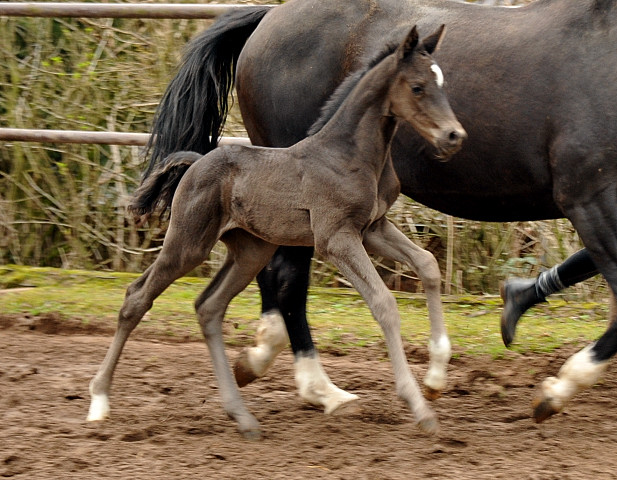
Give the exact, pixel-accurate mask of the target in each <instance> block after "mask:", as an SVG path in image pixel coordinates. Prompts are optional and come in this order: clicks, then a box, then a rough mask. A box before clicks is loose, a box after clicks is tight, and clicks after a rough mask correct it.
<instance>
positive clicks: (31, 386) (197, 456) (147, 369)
mask: <svg viewBox="0 0 617 480" xmlns="http://www.w3.org/2000/svg"><path fill="white" fill-rule="evenodd" d="M136 333H137V335H136V336H135V338H134V339H131V340H130V341H129V343H128V344H127V347H126V349H125V352H124V356H123V358H122V361H121V363H120V366H119V367H118V370H117V373H116V377H115V382H114V388H113V391H112V418H111V419H110V420H109V421H106V422H103V423H95V424H92V423H88V422H86V421H85V417H86V413H87V410H88V405H89V395H88V382H89V380H90V378H91V377H92V375H93V374H94V373H95V371H96V369H97V367H98V365H99V363H100V362H101V360H102V359H103V356H104V354H105V351H106V349H107V347H108V345H109V342H110V331H109V327H107V328H94V327H92V328H88V329H84V328H78V327H77V322H73V323H71V322H70V321H68V322H67V321H63V322H62V323H60V322H58V321H57V319H56V318H54V317H53V316H47V317H43V318H18V317H2V316H0V476H4V477H13V478H24V479H25V478H28V479H43V478H45V479H49V478H79V479H100V478H105V479H107V478H122V479H160V478H165V479H169V478H173V479H188V478H202V479H210V478H216V479H227V478H229V479H232V478H233V479H244V478H250V479H261V478H264V479H279V478H281V479H282V478H285V479H290V478H293V479H296V478H299V479H304V478H307V479H308V478H311V479H320V478H328V479H330V478H333V479H402V478H405V479H410V478H440V479H446V478H447V479H450V478H452V479H467V478H469V479H480V478H491V479H494V478H516V479H553V478H554V479H581V478H594V479H604V478H607V479H608V478H615V476H616V475H617V456H615V454H614V449H615V445H616V444H617V431H616V429H615V425H617V408H616V407H617V405H616V404H617V401H616V399H615V392H617V375H615V373H613V372H612V371H609V373H608V376H607V377H606V379H605V380H604V381H603V382H602V383H601V384H600V385H598V386H596V387H594V388H593V389H591V390H590V391H588V392H585V393H582V394H580V395H579V396H578V397H576V402H574V403H573V404H572V405H571V406H570V407H569V408H568V409H567V411H566V412H565V413H563V414H560V415H558V416H556V417H554V418H553V419H551V420H549V421H548V422H546V423H544V424H542V425H536V424H534V423H533V421H532V420H531V419H530V418H529V414H530V401H531V398H532V395H533V392H534V388H535V386H536V385H537V384H538V383H539V382H540V381H541V379H543V378H545V377H546V376H547V375H550V374H555V372H556V371H557V370H558V368H559V366H560V365H561V364H562V363H563V360H564V359H565V358H566V357H567V356H569V355H570V354H571V353H572V352H573V351H574V347H572V348H568V349H563V350H562V351H559V352H556V353H553V354H533V355H520V354H514V353H512V354H508V355H507V358H505V359H500V360H491V359H489V358H478V357H468V356H465V355H462V356H460V357H459V358H455V359H454V360H453V361H452V364H451V367H450V372H451V374H450V383H449V387H448V390H447V391H446V392H445V394H444V395H443V396H442V398H440V399H439V400H437V401H436V402H435V403H434V408H435V410H436V411H437V413H438V415H439V418H440V422H441V430H440V433H439V434H438V435H436V436H432V437H431V436H427V435H424V434H422V433H420V432H419V431H418V430H417V428H416V427H415V425H414V422H413V418H412V415H411V413H410V412H409V411H408V410H407V409H406V408H405V406H404V405H403V404H402V403H401V402H400V401H398V400H397V398H396V396H395V394H394V391H393V383H392V374H391V372H390V369H389V364H388V362H387V361H386V360H385V358H384V352H382V351H379V350H377V349H376V348H373V349H366V350H356V351H354V352H352V353H351V354H349V355H346V356H334V355H329V354H327V353H323V354H322V360H323V363H324V365H325V368H326V369H327V371H328V373H329V375H330V376H331V378H332V379H333V381H334V382H335V383H337V384H338V385H339V386H340V387H342V388H345V389H348V390H350V391H353V392H355V393H357V394H359V395H360V396H361V398H362V401H361V405H362V409H361V411H360V412H358V413H355V414H351V415H349V416H346V417H328V416H325V415H324V414H323V413H322V412H320V411H318V410H316V409H314V408H312V407H310V406H308V405H306V404H305V403H304V402H302V401H301V400H300V399H299V397H297V395H296V392H295V388H294V380H293V371H292V357H291V355H290V354H289V353H286V354H284V355H282V356H281V358H279V360H278V361H277V362H276V363H275V365H274V367H273V368H272V370H271V372H270V373H269V374H268V376H267V377H265V378H263V379H261V380H260V381H258V382H257V383H255V384H252V385H249V386H247V387H245V388H244V389H243V395H244V399H245V401H246V403H247V405H248V406H249V408H250V409H251V411H252V412H253V413H254V414H255V415H256V416H257V418H258V419H259V420H260V422H261V423H262V427H263V430H264V438H263V439H262V440H261V441H259V442H249V441H246V440H243V439H242V438H241V437H240V436H239V434H238V433H237V432H236V429H235V426H234V424H233V423H232V422H231V421H230V420H229V419H227V417H226V416H225V414H224V413H223V412H222V409H221V407H220V401H219V397H218V393H217V387H216V380H215V378H214V377H213V374H212V371H211V367H210V363H209V358H208V354H207V349H206V347H205V345H204V344H202V343H197V342H193V343H179V342H176V343H170V342H165V341H164V340H163V339H160V338H159V339H157V338H155V337H152V336H147V335H144V334H141V335H140V334H139V330H138V331H137V332H136ZM237 353H238V351H237V350H235V351H234V349H229V354H230V356H231V357H232V358H233V356H235V355H237ZM408 355H409V358H410V361H411V362H412V368H413V370H414V372H415V373H416V375H422V374H423V373H424V370H425V368H426V359H427V358H426V349H425V348H414V347H411V346H410V347H408Z"/></svg>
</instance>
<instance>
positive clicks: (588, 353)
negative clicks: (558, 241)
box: [534, 150, 617, 422]
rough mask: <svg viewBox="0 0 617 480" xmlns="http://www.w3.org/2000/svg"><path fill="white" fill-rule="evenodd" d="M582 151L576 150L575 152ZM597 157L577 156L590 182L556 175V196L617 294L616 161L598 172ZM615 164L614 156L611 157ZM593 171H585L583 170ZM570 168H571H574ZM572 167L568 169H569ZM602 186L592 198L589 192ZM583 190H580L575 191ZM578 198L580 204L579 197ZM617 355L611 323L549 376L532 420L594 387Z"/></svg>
mask: <svg viewBox="0 0 617 480" xmlns="http://www.w3.org/2000/svg"><path fill="white" fill-rule="evenodd" d="M577 152H578V150H575V151H573V153H577ZM598 155H599V157H594V156H590V157H588V158H578V157H576V158H575V160H576V162H575V163H574V165H576V166H577V168H580V169H581V171H576V172H575V174H576V175H577V179H580V178H583V179H585V180H586V181H584V182H583V181H579V182H572V181H570V180H571V179H570V177H571V175H573V174H574V173H572V172H566V174H565V175H564V177H563V181H562V178H561V177H560V176H559V175H557V174H555V175H554V179H555V187H554V188H555V198H556V199H559V200H560V201H561V202H563V204H562V205H560V206H561V208H562V210H563V211H564V213H565V214H566V215H567V217H568V218H569V219H570V221H571V222H572V224H573V225H574V227H575V228H576V230H577V232H578V233H579V235H580V238H581V240H582V241H583V243H584V244H585V247H586V248H587V250H588V251H589V254H590V255H591V258H592V260H593V263H594V264H595V265H596V266H597V267H598V269H599V270H600V273H601V274H602V275H603V276H604V278H605V279H606V281H607V282H608V284H609V286H610V288H611V290H612V293H613V295H615V293H616V292H617V240H616V236H615V234H616V232H617V210H615V202H616V198H617V194H616V192H617V185H616V184H614V183H611V182H612V181H613V179H615V178H617V172H616V171H615V162H614V161H613V162H609V161H607V160H606V159H604V160H603V163H602V165H603V168H598V167H597V165H596V164H595V161H596V160H602V158H603V156H604V155H608V154H607V153H606V152H602V153H599V154H598ZM613 160H614V158H613ZM587 165H589V166H590V168H589V169H587V170H583V169H584V168H585V166H587ZM571 168H572V167H571ZM571 168H570V169H571ZM598 185H599V186H602V188H601V189H599V191H596V192H594V193H593V195H592V194H590V193H589V192H586V191H585V189H590V188H594V187H595V186H598ZM575 188H580V189H582V191H577V190H573V189H575ZM577 198H578V199H579V201H577V202H576V203H574V202H575V201H576V199H577ZM615 353H617V324H616V323H614V322H611V323H610V324H609V326H608V329H607V330H606V332H605V333H604V334H603V335H602V336H601V337H600V338H599V339H598V340H597V341H596V342H594V343H592V344H590V345H588V346H587V347H585V348H584V349H583V350H581V351H580V352H578V353H576V354H574V355H573V356H572V357H570V358H569V359H568V360H567V361H566V362H565V363H564V365H563V366H562V367H561V369H560V370H559V373H558V374H557V377H549V378H547V379H546V380H544V382H543V383H542V385H541V388H540V391H539V393H538V394H537V396H536V398H535V400H534V418H535V419H536V421H537V422H541V421H543V420H545V419H547V418H548V417H550V416H551V415H553V414H555V413H558V412H560V411H561V410H563V408H564V407H565V406H566V404H567V403H568V402H569V401H570V400H571V399H572V397H574V395H576V394H577V393H578V392H580V391H581V390H583V389H585V388H588V387H590V386H592V385H593V384H595V383H596V382H597V381H598V380H599V379H600V378H601V377H602V375H603V374H604V372H605V371H606V368H607V367H608V362H609V360H610V359H611V358H612V357H613V356H614V355H615Z"/></svg>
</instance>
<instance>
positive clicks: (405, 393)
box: [319, 231, 438, 433]
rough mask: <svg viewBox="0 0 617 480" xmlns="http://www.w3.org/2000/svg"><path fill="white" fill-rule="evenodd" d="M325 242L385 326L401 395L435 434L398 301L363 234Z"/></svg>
mask: <svg viewBox="0 0 617 480" xmlns="http://www.w3.org/2000/svg"><path fill="white" fill-rule="evenodd" d="M321 243H322V244H321V245H320V246H319V247H320V250H321V251H322V252H324V253H325V255H326V256H327V257H328V259H329V260H330V261H331V262H332V263H333V264H334V265H335V266H336V267H337V268H338V269H339V270H340V271H341V273H343V275H345V276H346V277H347V279H348V280H349V281H350V282H351V283H352V285H353V286H354V287H355V288H356V290H358V292H359V293H360V295H362V297H363V298H364V299H365V300H366V302H367V304H368V306H369V308H370V309H371V312H372V313H373V316H374V317H375V319H376V320H377V322H378V323H379V325H380V326H381V328H382V330H383V332H384V336H385V337H386V344H387V346H388V352H389V355H390V361H391V363H392V368H393V370H394V379H395V383H396V391H397V394H398V396H399V397H400V398H401V399H403V400H404V401H405V402H407V404H408V405H409V407H410V408H411V410H412V412H413V413H414V415H415V417H416V422H417V424H418V426H419V427H420V429H422V430H424V431H425V432H428V433H435V432H436V431H437V429H438V422H437V416H436V415H435V413H434V412H433V410H432V409H431V408H430V407H429V406H428V404H427V403H426V401H425V399H424V397H423V396H422V392H421V391H420V388H419V386H418V383H417V382H416V379H415V378H414V376H413V374H412V373H411V370H410V368H409V365H408V363H407V358H406V357H405V351H404V349H403V342H402V339H401V319H400V315H399V312H398V307H397V304H396V299H395V298H394V295H392V292H390V291H389V290H388V288H387V287H386V285H385V284H384V282H383V280H382V279H381V277H380V276H379V274H378V273H377V270H375V267H374V266H373V264H372V263H371V259H370V258H369V256H368V254H367V253H366V250H365V249H364V246H363V245H362V241H361V238H360V236H359V234H353V233H344V232H340V231H339V232H337V233H335V234H334V235H330V236H329V238H328V239H327V240H324V241H323V242H321Z"/></svg>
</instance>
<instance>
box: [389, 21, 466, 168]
mask: <svg viewBox="0 0 617 480" xmlns="http://www.w3.org/2000/svg"><path fill="white" fill-rule="evenodd" d="M444 31H445V26H444V25H442V26H441V27H440V28H439V29H437V31H436V32H435V33H433V34H432V35H430V36H429V37H427V38H425V39H424V40H423V41H422V42H419V41H418V31H417V29H416V27H415V26H414V27H413V28H412V29H411V31H410V32H409V34H408V35H407V37H406V38H405V40H403V42H402V43H401V44H400V45H399V46H398V48H397V49H396V53H395V55H396V58H397V68H396V73H395V78H394V81H393V82H392V86H391V87H390V92H389V98H390V112H391V113H392V114H393V115H395V116H397V117H399V118H402V119H403V120H405V121H407V122H409V123H410V124H411V126H412V127H413V128H414V129H415V130H416V131H417V132H418V133H419V134H420V135H422V136H423V137H424V138H425V139H426V140H428V141H429V142H431V143H432V144H433V145H434V146H435V147H436V148H437V150H438V152H439V153H438V156H439V158H440V159H443V160H445V159H447V158H448V157H450V156H451V155H453V154H455V153H456V152H457V151H458V150H460V148H461V145H462V143H463V140H464V139H465V138H467V133H466V132H465V130H464V129H463V127H462V126H461V124H460V123H459V122H458V120H457V119H456V117H455V116H454V113H453V112H452V109H451V108H450V104H449V103H448V99H447V98H446V94H445V92H444V89H443V85H444V77H443V73H442V71H441V69H440V68H439V66H438V65H437V63H435V61H434V60H433V58H432V57H431V54H432V53H433V52H434V51H435V50H436V49H437V47H438V46H439V42H440V41H441V39H442V37H443V34H444Z"/></svg>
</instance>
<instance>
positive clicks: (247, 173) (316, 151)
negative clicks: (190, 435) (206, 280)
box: [88, 26, 466, 438]
mask: <svg viewBox="0 0 617 480" xmlns="http://www.w3.org/2000/svg"><path fill="white" fill-rule="evenodd" d="M443 30H444V29H443V26H442V27H441V28H439V29H438V30H437V31H436V32H435V33H434V34H433V35H431V36H429V37H427V38H426V39H425V40H424V41H423V42H419V41H418V34H417V31H416V28H415V27H414V28H412V29H411V31H410V32H409V33H408V35H407V36H406V37H405V38H404V39H403V41H402V43H400V45H399V44H394V47H389V48H388V49H386V50H385V51H384V52H383V53H382V54H381V55H380V56H379V57H377V58H376V59H375V60H374V62H372V63H371V64H370V67H369V68H368V69H367V70H365V71H363V72H361V73H359V74H356V75H353V76H352V77H350V79H349V80H348V81H347V82H346V83H344V84H343V85H342V86H341V88H340V91H339V92H337V93H336V94H335V95H334V96H333V98H332V100H331V101H330V102H329V103H328V104H327V105H326V108H325V109H324V114H323V120H321V121H319V122H318V123H317V124H316V125H315V126H314V127H313V129H312V130H311V135H310V136H309V137H308V138H306V139H304V140H302V141H300V142H299V143H297V144H295V145H293V146H292V147H289V148H263V147H245V146H224V147H220V148H217V149H215V150H213V151H211V152H210V153H208V154H207V155H204V156H202V155H201V154H198V153H195V152H176V153H174V154H171V155H169V156H168V157H167V158H166V159H165V160H164V162H162V163H161V164H160V165H159V166H157V168H155V169H154V170H153V171H152V172H151V174H150V175H149V176H148V178H147V179H146V181H144V182H143V184H142V185H141V187H140V188H139V189H138V190H137V192H136V194H135V197H136V198H135V199H134V201H133V203H132V205H131V206H130V210H132V211H133V212H134V213H135V214H136V215H137V216H143V215H146V216H149V215H150V214H152V212H153V211H154V210H155V208H156V207H157V205H160V206H161V208H162V209H163V210H166V209H167V207H168V206H169V205H170V204H171V217H170V225H169V229H168V231H167V234H166V235H165V241H164V243H163V249H162V251H161V253H160V254H159V256H158V257H157V259H156V260H155V262H154V263H153V264H152V265H151V266H150V267H149V268H148V269H147V270H146V271H145V272H144V274H143V275H142V276H141V277H140V278H139V279H137V280H136V281H135V282H133V283H132V284H131V285H130V286H129V288H128V289H127V292H126V298H125V300H124V304H123V305H122V307H121V309H120V314H119V316H118V328H117V330H116V335H115V337H114V339H113V342H112V344H111V346H110V348H109V351H108V353H107V356H106V357H105V360H104V361H103V363H102V365H101V367H100V368H99V371H98V373H97V374H96V376H95V377H94V379H93V380H92V382H91V384H90V391H91V395H92V403H91V405H90V412H89V415H88V419H89V420H101V419H103V418H105V417H106V416H107V415H108V414H109V390H110V387H111V379H112V376H113V372H114V369H115V367H116V364H117V362H118V359H119V357H120V354H121V352H122V348H123V346H124V344H125V342H126V340H127V339H128V336H129V335H130V333H131V331H132V330H133V329H134V328H135V327H136V326H137V324H138V323H139V321H140V320H141V318H142V316H143V315H144V314H145V313H146V312H147V311H148V310H149V309H150V308H151V306H152V303H153V302H154V300H155V299H156V298H157V297H158V296H159V295H160V294H161V293H163V291H164V290H165V289H166V288H167V287H168V286H169V285H170V284H171V283H172V282H173V281H174V280H176V279H177V278H179V277H181V276H183V275H185V274H187V273H188V272H190V271H191V270H193V269H194V268H195V267H197V266H198V265H199V264H201V263H202V262H203V261H204V260H205V259H207V258H208V255H209V254H210V251H211V249H212V247H213V246H214V244H215V243H216V242H217V241H218V240H222V241H223V242H224V243H225V244H226V246H227V250H228V252H227V257H226V259H225V263H224V265H223V266H222V267H221V269H220V270H219V272H218V273H217V274H216V276H215V277H214V278H213V279H212V282H211V283H210V285H209V286H208V287H207V288H206V289H205V290H204V292H203V293H202V294H201V295H200V296H199V298H198V299H197V300H196V302H195V310H196V311H197V317H198V319H199V324H200V326H201V329H202V332H203V334H204V337H205V339H206V343H207V345H208V349H209V351H210V356H211V358H212V364H213V367H214V371H215V373H216V376H217V379H218V383H219V391H220V394H221V399H222V402H223V407H224V409H225V412H226V413H227V414H228V415H229V417H230V418H232V419H234V420H236V422H237V423H238V428H239V430H240V431H241V432H242V433H243V434H244V435H245V436H246V437H248V438H254V437H257V436H259V434H260V429H259V422H258V421H257V419H256V418H255V417H254V416H253V415H252V414H251V413H250V412H249V411H248V410H247V409H246V407H245V406H244V404H243V402H242V398H241V396H240V393H239V390H238V386H237V384H236V381H235V380H234V377H233V375H232V372H231V369H230V368H229V364H228V361H227V357H226V354H225V347H224V343H223V336H222V323H223V318H224V316H225V311H226V309H227V306H228V305H229V302H230V301H231V300H232V299H233V298H234V297H235V296H236V295H237V294H238V293H240V292H241V291H242V290H244V288H245V287H246V286H247V285H248V284H249V282H251V281H252V280H253V279H254V278H255V275H257V273H259V271H260V270H261V269H263V268H264V267H265V266H266V265H267V263H268V261H269V260H270V258H272V255H273V254H274V252H275V251H276V249H277V247H278V246H279V245H293V246H304V247H308V246H314V247H315V249H316V250H317V251H319V252H320V253H321V254H323V255H324V256H325V257H326V258H328V259H329V260H330V261H331V262H332V263H333V264H334V265H336V266H337V267H338V268H339V270H340V271H341V272H342V273H343V274H344V275H345V276H346V277H347V278H348V279H349V280H350V281H351V283H352V284H353V285H354V287H355V288H356V289H357V290H358V291H359V292H360V293H361V294H362V296H363V297H364V299H365V300H366V302H367V303H368V305H369V307H370V309H371V312H372V313H373V316H374V317H375V319H376V320H377V322H378V323H379V325H380V326H381V327H382V329H383V332H384V335H385V338H386V344H387V345H388V351H389V354H390V360H391V362H392V367H393V370H394V377H395V381H396V391H397V393H398V395H399V397H401V399H403V400H404V401H406V402H407V404H408V405H409V407H410V408H411V410H412V411H413V412H414V414H415V417H416V420H417V422H418V425H419V426H420V428H421V429H423V430H425V431H427V432H433V431H435V429H436V428H437V419H436V417H435V414H434V413H433V411H432V410H431V409H430V408H429V407H428V405H427V404H426V401H425V400H424V397H423V396H422V393H421V391H420V389H419V388H418V385H417V383H416V381H415V379H414V377H413V375H412V373H411V371H410V369H409V366H408V365H407V359H406V358H405V352H404V350H403V342H402V340H401V336H400V317H399V313H398V310H397V306H396V300H395V299H394V296H393V295H392V293H391V292H390V291H389V290H388V289H387V287H386V285H385V284H384V283H383V281H382V280H381V279H380V277H379V274H378V273H377V271H376V270H375V267H374V266H373V264H372V263H371V260H370V258H369V256H368V254H367V252H369V253H374V254H377V255H381V256H384V257H386V258H392V259H394V260H396V261H399V262H402V263H405V264H407V265H409V266H411V267H412V268H413V269H415V270H419V271H420V272H421V271H422V270H423V269H427V270H429V271H430V275H431V278H432V279H433V280H434V279H435V278H436V279H437V281H436V282H435V281H433V282H432V283H428V284H426V285H425V287H426V289H427V297H430V299H431V300H430V301H429V302H428V303H429V310H430V312H429V316H430V317H431V320H432V322H433V325H432V326H433V328H434V329H435V330H436V333H437V334H438V335H439V337H440V338H443V339H444V340H443V341H444V343H447V345H448V358H444V361H443V362H442V364H441V365H440V367H441V370H442V371H441V377H442V378H445V369H446V364H447V362H448V360H449V341H448V340H447V335H446V331H445V327H444V324H443V314H442V309H441V303H440V292H439V285H440V284H439V268H438V266H437V262H436V261H435V258H434V257H433V256H432V255H431V254H430V253H428V252H426V251H424V250H422V249H421V248H419V247H417V246H416V245H414V244H413V243H412V242H411V241H410V240H409V239H408V238H407V237H406V236H405V235H403V234H402V233H401V232H400V231H399V230H397V229H396V227H395V226H394V225H393V224H392V223H391V222H390V221H389V220H387V219H386V218H385V214H386V212H387V210H388V209H389V208H390V206H391V205H392V203H394V201H395V200H396V198H397V196H398V194H399V192H400V184H399V181H398V179H397V178H396V174H395V173H394V169H393V166H392V159H391V156H390V154H389V149H390V142H391V140H392V138H393V135H394V132H395V131H396V128H397V125H398V121H399V119H400V120H404V121H406V122H409V123H410V125H412V127H413V128H414V130H415V131H417V132H418V133H419V134H420V135H422V137H423V138H425V139H427V141H429V142H430V143H431V144H433V145H434V146H435V148H437V151H438V152H439V154H440V155H441V156H443V157H448V156H450V155H452V154H453V153H455V152H456V151H457V150H459V149H460V147H461V143H462V141H463V139H464V137H465V135H466V134H465V131H464V130H463V128H462V127H461V125H460V124H459V122H458V121H457V120H456V118H455V116H454V114H453V113H452V110H451V109H450V105H449V104H448V101H447V99H446V96H445V94H444V92H443V88H442V87H443V74H442V72H441V70H440V69H439V67H438V66H437V64H436V63H435V62H434V61H433V59H432V57H431V53H433V51H434V50H435V49H436V48H437V45H438V43H439V41H440V39H441V36H442V33H443ZM395 47H396V48H395ZM174 194H175V195H174ZM172 199H173V201H172ZM309 363H312V364H313V366H314V362H310V360H309ZM308 368H311V366H310V365H309V367H308ZM347 400H349V399H347Z"/></svg>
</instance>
